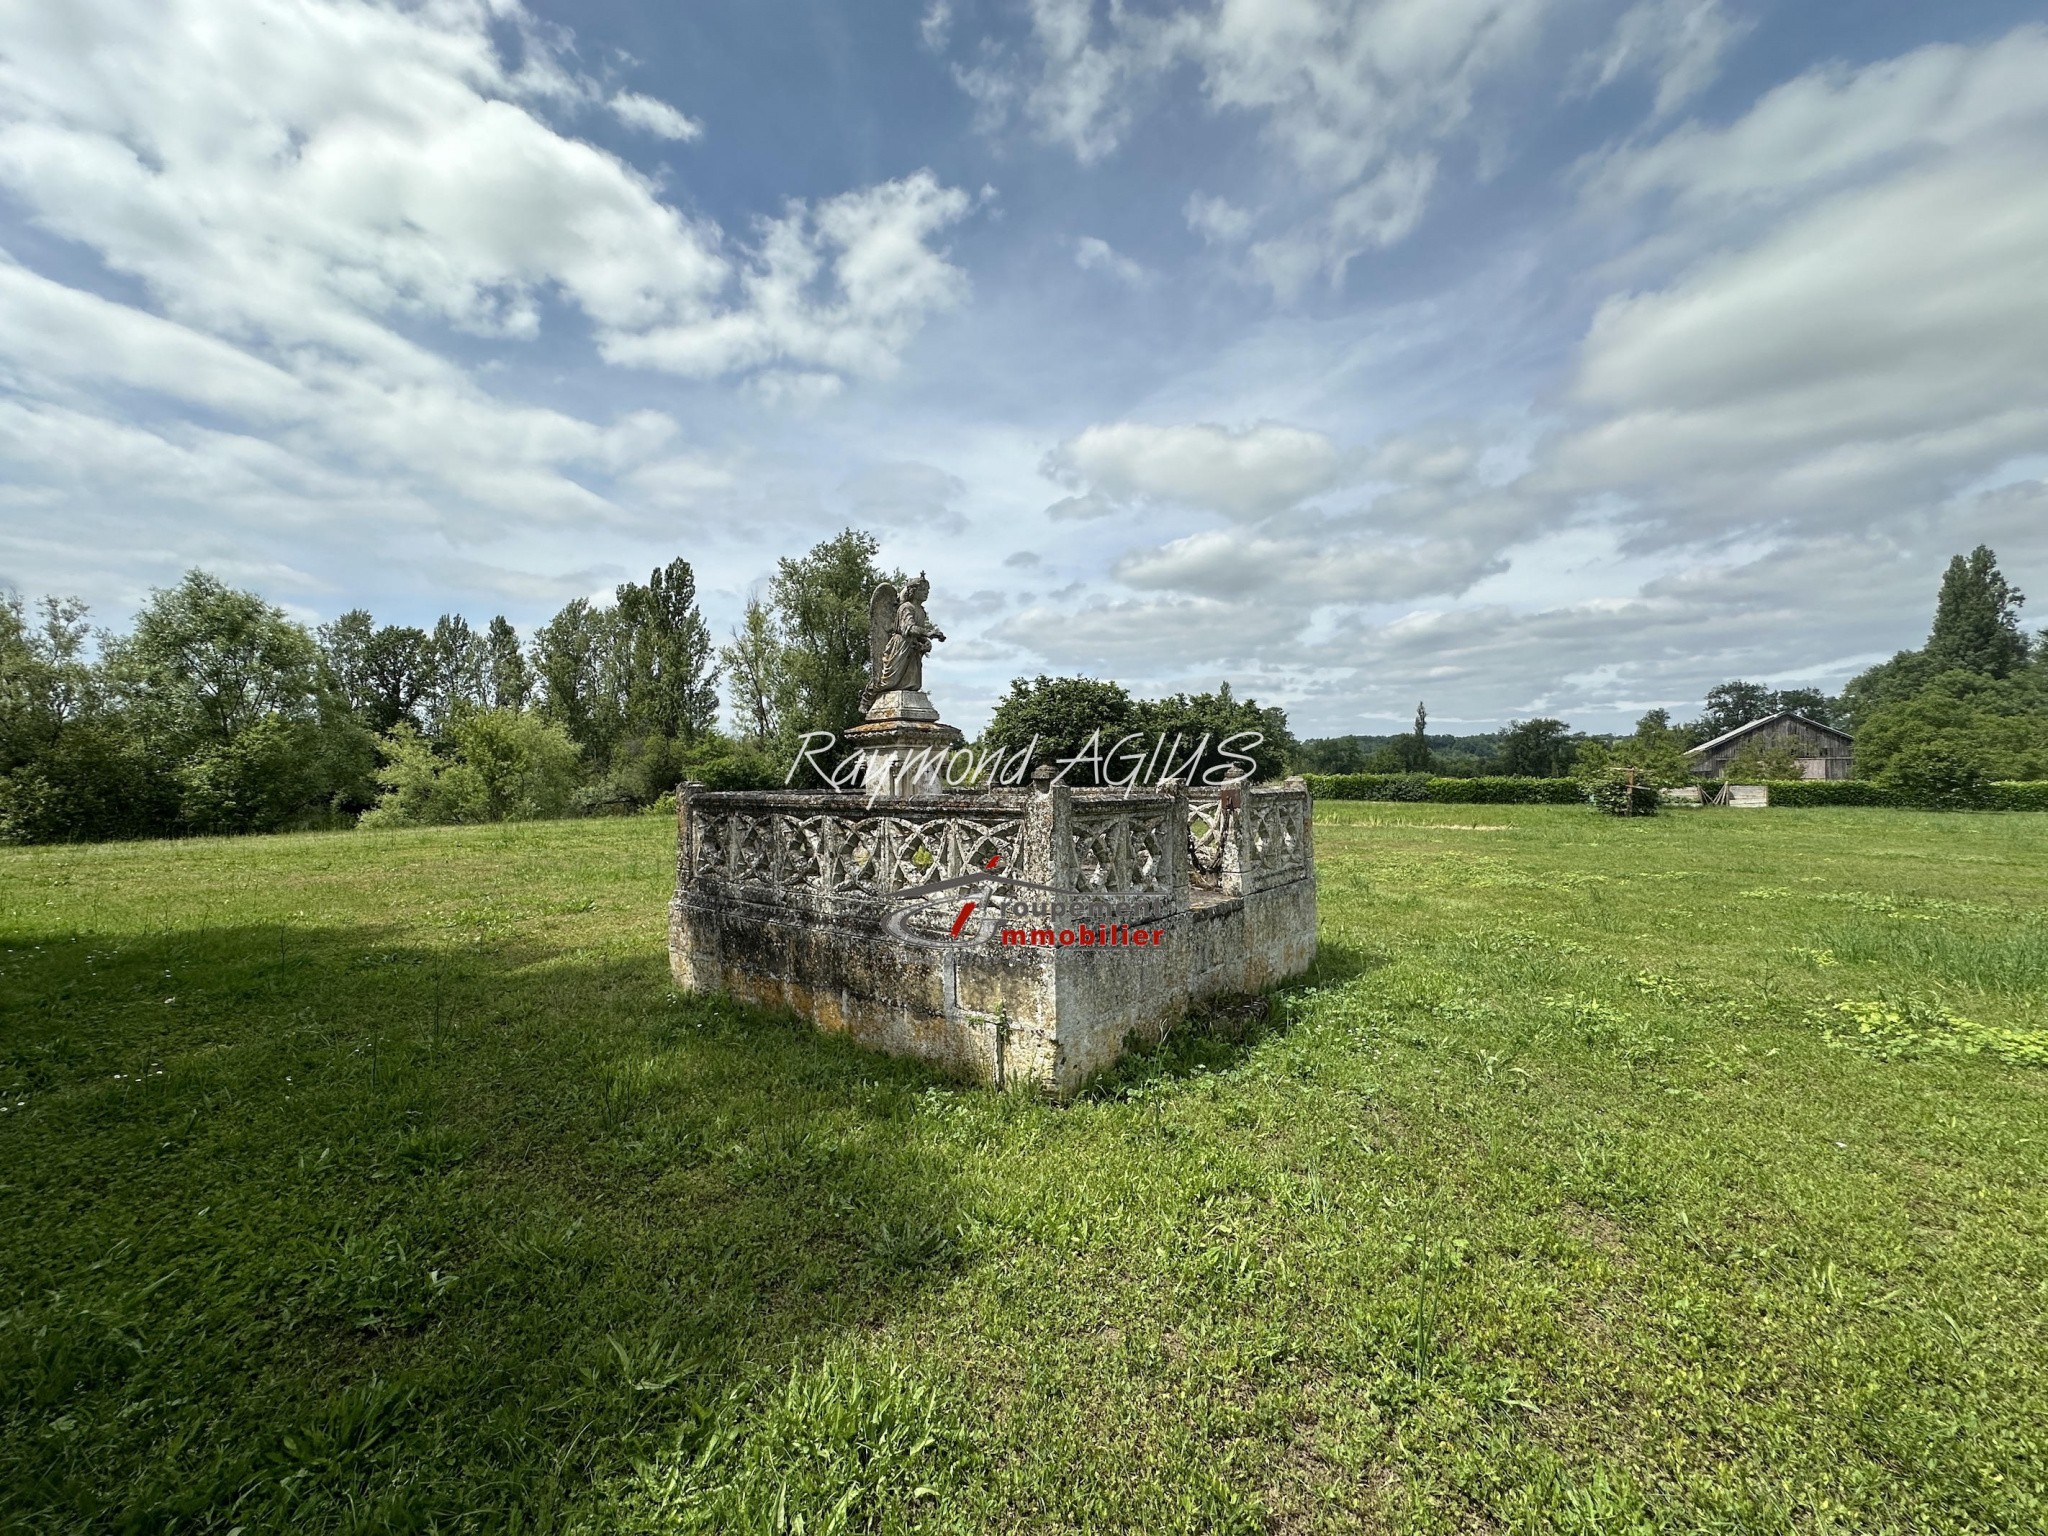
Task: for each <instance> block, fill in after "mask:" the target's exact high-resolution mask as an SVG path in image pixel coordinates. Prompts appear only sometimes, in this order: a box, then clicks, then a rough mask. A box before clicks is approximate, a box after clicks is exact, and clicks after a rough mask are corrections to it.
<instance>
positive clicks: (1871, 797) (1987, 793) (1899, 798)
mask: <svg viewBox="0 0 2048 1536" xmlns="http://www.w3.org/2000/svg"><path fill="white" fill-rule="evenodd" d="M1305 777H1306V778H1307V779H1308V787H1309V792H1310V793H1311V794H1313V795H1314V796H1315V797H1316V798H1317V799H1318V800H1410V801H1414V800H1431V801H1435V802H1436V803H1438V804H1440V805H1584V804H1585V803H1586V791H1585V787H1584V786H1583V785H1581V784H1580V783H1579V782H1578V780H1576V779H1508V778H1487V779H1435V778H1431V777H1429V776H1428V775H1427V774H1421V773H1311V774H1308V775H1306V776H1305ZM1701 787H1702V788H1703V789H1705V790H1706V791H1707V792H1708V793H1710V794H1711V793H1712V792H1713V791H1714V790H1716V789H1719V788H1720V787H1721V786H1720V785H1719V784H1717V783H1703V784H1702V785H1701ZM1767 787H1768V788H1769V790H1770V792H1771V804H1772V805H1781V806H1816V805H1881V806H1887V807H1890V808H1891V809H1893V810H1905V811H2048V783H2007V784H1984V785H1980V786H1978V787H1976V788H1975V789H1956V790H1946V791H1941V792H1920V793H1915V792H1913V791H1910V790H1904V789H1897V788H1893V787H1891V786H1889V785H1884V784H1878V783H1875V782H1873V781H1872V780H1869V779H1779V780H1775V781H1773V782H1772V783H1771V784H1770V785H1769V786H1767Z"/></svg>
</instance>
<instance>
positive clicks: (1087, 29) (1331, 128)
mask: <svg viewBox="0 0 2048 1536" xmlns="http://www.w3.org/2000/svg"><path fill="white" fill-rule="evenodd" d="M1556 9H1557V6H1556V4H1555V3H1554V0H1281V3H1274V0H1209V3H1207V4H1204V5H1200V6H1196V7H1193V8H1191V9H1189V10H1186V11H1181V12H1175V13H1171V14H1166V15H1156V14H1152V13H1149V12H1144V11H1139V10H1136V9H1133V8H1126V7H1124V6H1121V5H1116V6H1111V7H1110V8H1109V10H1108V13H1107V16H1106V18H1105V19H1104V20H1103V21H1102V22H1101V23H1098V21H1097V19H1096V12H1095V7H1094V5H1093V4H1092V0H1030V19H1031V42H1030V46H1029V48H1028V49H1027V50H1026V51H1025V53H1024V55H1023V56H1021V57H1020V56H1016V55H1013V54H1009V53H1006V52H1004V51H1003V50H1001V49H996V48H993V47H992V45H985V47H984V53H983V57H982V59H981V61H980V62H978V63H976V64H975V65H973V66H972V67H964V68H960V69H958V70H956V78H957V79H958V80H959V81H960V84H961V85H962V87H963V88H964V89H966V90H967V91H968V92H969V94H970V95H972V96H973V97H974V98H975V99H976V101H977V102H978V103H979V104H980V106H981V109H982V110H981V117H982V122H983V126H984V127H986V128H989V129H991V130H996V129H1000V128H1001V127H1002V126H1003V125H1004V124H1005V123H1007V122H1009V121H1010V120H1012V119H1013V118H1015V117H1021V118H1022V119H1023V120H1024V121H1025V122H1026V123H1027V124H1028V125H1029V127H1030V129H1031V131H1033V132H1034V133H1035V134H1036V135H1037V136H1038V137H1040V138H1042V139H1044V140H1047V141H1049V142H1051V143H1055V144H1059V145H1061V146H1063V147H1064V148H1066V149H1068V150H1069V151H1071V152H1072V154H1073V155H1074V156H1075V158H1076V159H1078V160H1080V161H1081V162H1082V163H1083V164H1088V163H1092V162H1094V161H1098V160H1100V159H1102V158H1104V157H1105V156H1107V155H1109V154H1110V153H1112V152H1113V151H1114V150H1115V149H1116V148H1117V147H1118V145H1119V144H1120V143H1121V141H1122V139H1123V137H1124V135H1125V134H1126V133H1127V132H1128V130H1129V128H1130V125H1131V123H1132V121H1133V119H1134V117H1135V115H1136V112H1137V110H1138V108H1139V107H1141V106H1142V105H1144V104H1145V103H1146V102H1147V100H1148V98H1149V96H1150V95H1151V94H1152V92H1153V91H1155V90H1156V89H1158V88H1159V87H1160V85H1161V84H1162V83H1163V82H1164V81H1165V80H1166V79H1167V78H1168V77H1169V76H1170V75H1172V74H1173V72H1175V71H1176V70H1179V69H1181V68H1183V67H1188V66H1192V67H1193V68H1194V69H1195V71H1196V72H1197V73H1198V75H1199V77H1200V79H1201V82H1202V92H1203V96H1204V99H1205V101H1206V102H1207V104H1208V106H1209V107H1210V109H1211V110H1212V111H1214V112H1217V113H1224V114H1229V113H1246V114H1250V115H1252V116H1253V117H1255V118H1256V119H1257V121H1258V122H1259V124H1260V126H1261V129H1262V131H1263V133H1264V135H1265V137H1266V139H1267V140H1268V142H1269V143H1271V144H1272V146H1273V147H1274V148H1275V149H1276V150H1277V151H1278V152H1279V153H1280V154H1281V155H1282V156H1283V157H1284V158H1285V159H1286V160H1287V162H1288V163H1289V168H1290V171H1291V173H1292V175H1291V179H1293V180H1294V181H1295V182H1296V183H1297V184H1298V187H1299V191H1300V193H1301V194H1302V197H1303V198H1304V199H1305V200H1306V203H1307V205H1308V206H1307V208H1306V210H1304V211H1302V212H1300V213H1299V215H1298V216H1297V217H1295V218H1293V219H1292V220H1290V222H1289V224H1288V227H1287V228H1285V229H1284V230H1281V231H1279V232H1277V233H1276V235H1275V236H1274V237H1273V238H1272V239H1271V240H1269V241H1268V242H1266V243H1265V245H1264V246H1263V247H1262V248H1261V253H1260V254H1259V256H1258V258H1257V260H1255V262H1254V264H1253V270H1254V271H1256V272H1258V273H1259V274H1260V275H1261V276H1262V277H1263V278H1265V279H1266V280H1268V281H1271V282H1273V283H1274V285H1275V286H1276V288H1278V289H1279V290H1280V291H1281V292H1282V293H1283V294H1287V293H1291V292H1293V291H1294V290H1297V289H1299V288H1300V287H1301V286H1303V285H1304V284H1305V283H1306V282H1307V281H1308V280H1309V279H1311V278H1313V277H1315V276H1318V275H1322V276H1328V277H1330V278H1331V279H1332V280H1333V281H1334V280H1341V278H1342V276H1343V272H1344V268H1345V265H1346V264H1347V263H1348V262H1349V260H1350V259H1351V258H1352V257H1354V256H1356V255H1357V254H1359V253H1360V252H1361V251H1365V250H1370V249H1375V248H1379V247H1383V246H1387V245H1391V244H1394V243H1395V242H1397V241H1399V240H1401V239H1403V238H1405V237H1406V236H1407V235H1408V234H1409V233H1410V232H1411V231H1413V229H1414V228H1415V227H1416V224H1417V223H1418V222H1419V220H1420V219H1421V216H1422V212H1423V209H1424V207H1425V205H1426V203H1427V199H1428V194H1429V190H1430V187H1431V184H1432V182H1433V180H1434V177H1435V171H1436V156H1435V154H1434V152H1433V149H1434V146H1436V145H1439V144H1441V143H1442V142H1444V141H1445V140H1447V139H1450V138H1452V137H1454V136H1456V135H1457V134H1459V133H1461V132H1463V131H1465V130H1466V129H1467V127H1468V125H1469V122H1470V119H1471V118H1472V116H1473V111H1474V101H1475V97H1476V96H1477V93H1478V91H1479V89H1480V87H1481V85H1482V84H1483V83H1485V82H1486V81H1487V80H1489V79H1490V78H1493V77H1496V76H1499V75H1502V74H1504V73H1506V72H1508V71H1509V70H1511V69H1512V68H1513V67H1514V66H1516V65H1517V64H1518V63H1520V62H1522V61H1523V60H1525V59H1526V57H1527V56H1528V54H1529V51H1530V49H1531V47H1532V46H1533V44H1534V42H1535V40H1536V39H1537V37H1538V36H1539V35H1540V33H1541V32H1542V30H1543V28H1544V27H1545V25H1546V24H1547V23H1548V21H1549V18H1550V15H1551V13H1552V12H1553V11H1554V10H1556ZM1187 217H1188V221H1189V224H1190V225H1191V227H1193V228H1195V229H1196V230H1197V231H1198V232H1200V233H1202V234H1203V235H1204V236H1205V238H1209V239H1218V240H1237V239H1242V238H1243V237H1244V235H1245V233H1246V232H1247V231H1248V228H1249V222H1248V220H1246V219H1244V217H1243V216H1242V215H1239V214H1238V213H1237V212H1236V210H1232V209H1230V208H1229V206H1228V205H1227V204H1223V203H1221V202H1220V201H1217V200H1212V199H1204V198H1201V197H1197V198H1195V199H1191V200H1190V202H1189V204H1188V210H1187Z"/></svg>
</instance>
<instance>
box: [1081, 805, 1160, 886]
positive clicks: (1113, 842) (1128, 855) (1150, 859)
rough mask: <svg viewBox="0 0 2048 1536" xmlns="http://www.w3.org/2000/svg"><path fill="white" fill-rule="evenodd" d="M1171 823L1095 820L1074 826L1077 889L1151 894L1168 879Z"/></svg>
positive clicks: (1147, 819)
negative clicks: (1168, 848) (1168, 846)
mask: <svg viewBox="0 0 2048 1536" xmlns="http://www.w3.org/2000/svg"><path fill="white" fill-rule="evenodd" d="M1171 835H1172V833H1171V822H1170V821H1169V820H1168V819H1167V818H1166V817H1163V816H1145V815H1128V814H1127V815H1121V816H1104V817H1090V818H1088V819H1086V820H1077V821H1076V822H1075V825H1074V830H1073V838H1074V888H1075V889H1076V890H1079V891H1088V892H1093V891H1115V892H1150V891H1159V890H1163V889H1164V888H1165V886H1166V878H1167V840H1168V838H1169V837H1170V836H1171Z"/></svg>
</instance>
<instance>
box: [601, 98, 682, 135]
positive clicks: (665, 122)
mask: <svg viewBox="0 0 2048 1536" xmlns="http://www.w3.org/2000/svg"><path fill="white" fill-rule="evenodd" d="M610 106H611V109H612V115H613V116H614V117H616V118H617V119H618V120H619V121H620V122H622V123H624V124H625V125H626V126H627V127H628V128H638V129H640V130H641V131H642V132H643V133H651V134H653V135H654V136H655V137H656V138H661V139H676V140H679V141H681V142H682V143H685V144H690V143H694V142H695V141H696V140H698V139H700V138H702V137H703V136H704V125H703V124H702V123H700V122H698V121H697V120H696V119H695V118H694V117H685V116H684V115H683V114H682V113H680V112H678V111H677V110H676V109H675V108H674V107H672V106H670V105H669V104H668V103H667V102H665V101H661V100H658V99H656V98H655V97H653V96H643V95H641V94H640V93H639V92H638V91H620V92H618V93H616V94H615V95H614V96H613V97H612V99H611V102H610Z"/></svg>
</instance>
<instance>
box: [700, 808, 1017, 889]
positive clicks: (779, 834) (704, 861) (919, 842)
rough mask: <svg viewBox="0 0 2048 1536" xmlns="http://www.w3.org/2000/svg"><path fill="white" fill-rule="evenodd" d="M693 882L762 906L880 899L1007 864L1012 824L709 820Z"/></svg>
mask: <svg viewBox="0 0 2048 1536" xmlns="http://www.w3.org/2000/svg"><path fill="white" fill-rule="evenodd" d="M695 826H696V838H695V848H694V850H693V857H694V862H695V867H696V873H697V878H698V879H699V880H713V881H718V882H721V883H724V884H727V885H732V886H737V887H742V888H744V889H745V890H746V891H747V893H748V894H749V895H751V896H756V897H765V898H767V899H769V900H779V899H786V898H790V897H795V896H800V895H804V894H811V895H826V894H838V895H846V896H884V895H887V894H889V893H890V892H892V891H900V890H907V889H909V888H910V887H912V886H918V885H923V884H925V883H926V882H927V881H931V880H943V879H947V878H949V877H951V876H953V875H961V874H966V873H967V872H968V871H969V870H971V869H985V868H987V867H988V861H989V860H990V859H996V860H998V861H999V862H998V864H997V865H996V867H997V868H998V869H1008V868H1009V867H1010V865H1011V864H1012V863H1013V862H1014V861H1015V860H1016V857H1017V846H1018V840H1019V838H1020V837H1021V836H1022V834H1023V829H1024V822H1023V818H1022V817H1020V816H993V817H991V816H958V815H955V816H933V817H915V816H900V815H882V814H878V815H873V816H859V815H831V814H821V815H814V816H800V815H789V814H785V813H781V812H748V811H710V810H707V811H705V812H703V813H701V814H700V815H698V816H697V817H696V819H695Z"/></svg>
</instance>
